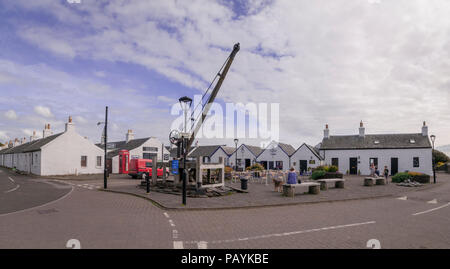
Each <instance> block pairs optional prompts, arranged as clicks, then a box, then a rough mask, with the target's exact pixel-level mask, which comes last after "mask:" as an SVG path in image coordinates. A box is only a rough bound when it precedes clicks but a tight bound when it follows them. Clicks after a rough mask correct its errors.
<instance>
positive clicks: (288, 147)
mask: <svg viewBox="0 0 450 269" xmlns="http://www.w3.org/2000/svg"><path fill="white" fill-rule="evenodd" d="M278 146H280V148H281V149H282V150H284V152H286V153H287V155H288V156H291V155H292V154H294V152H295V149H294V147H293V146H291V145H289V144H284V143H278Z"/></svg>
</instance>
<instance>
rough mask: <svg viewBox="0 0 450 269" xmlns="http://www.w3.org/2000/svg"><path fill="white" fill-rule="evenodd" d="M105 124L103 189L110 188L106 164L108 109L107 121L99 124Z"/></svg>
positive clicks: (106, 112)
mask: <svg viewBox="0 0 450 269" xmlns="http://www.w3.org/2000/svg"><path fill="white" fill-rule="evenodd" d="M101 124H104V125H105V127H104V129H103V137H102V139H103V142H104V143H105V158H104V160H103V167H104V169H103V188H104V189H106V188H107V187H108V184H107V181H108V167H107V163H106V158H107V153H108V107H106V109H105V121H104V122H98V123H97V126H98V125H101Z"/></svg>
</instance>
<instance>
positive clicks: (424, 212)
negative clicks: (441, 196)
mask: <svg viewBox="0 0 450 269" xmlns="http://www.w3.org/2000/svg"><path fill="white" fill-rule="evenodd" d="M449 205H450V203H446V204H445V205H441V206H440V207H436V208H432V209H429V210H425V211H422V212H417V213H414V214H412V215H413V216H418V215H422V214H426V213H429V212H432V211H435V210H439V209H441V208H444V207H447V206H449Z"/></svg>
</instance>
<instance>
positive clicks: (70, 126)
mask: <svg viewBox="0 0 450 269" xmlns="http://www.w3.org/2000/svg"><path fill="white" fill-rule="evenodd" d="M74 129H75V126H74V125H73V122H72V116H69V121H68V122H67V123H66V132H68V131H73V130H74Z"/></svg>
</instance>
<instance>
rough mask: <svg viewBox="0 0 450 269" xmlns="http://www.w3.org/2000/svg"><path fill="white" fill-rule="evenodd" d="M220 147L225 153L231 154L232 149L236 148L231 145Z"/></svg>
mask: <svg viewBox="0 0 450 269" xmlns="http://www.w3.org/2000/svg"><path fill="white" fill-rule="evenodd" d="M222 149H223V150H224V151H225V153H226V154H228V155H231V154H233V153H234V151H235V150H236V149H235V148H233V147H225V146H222Z"/></svg>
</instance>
